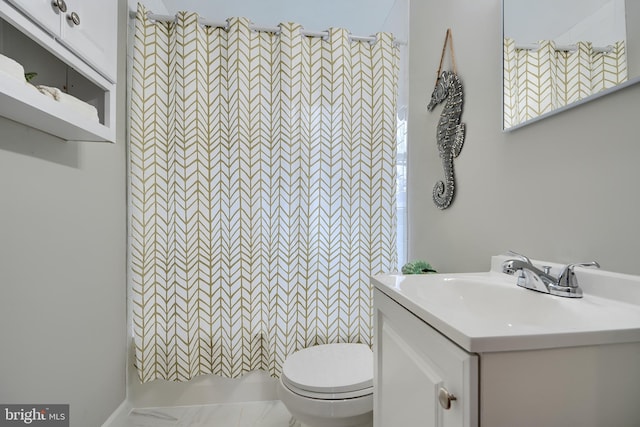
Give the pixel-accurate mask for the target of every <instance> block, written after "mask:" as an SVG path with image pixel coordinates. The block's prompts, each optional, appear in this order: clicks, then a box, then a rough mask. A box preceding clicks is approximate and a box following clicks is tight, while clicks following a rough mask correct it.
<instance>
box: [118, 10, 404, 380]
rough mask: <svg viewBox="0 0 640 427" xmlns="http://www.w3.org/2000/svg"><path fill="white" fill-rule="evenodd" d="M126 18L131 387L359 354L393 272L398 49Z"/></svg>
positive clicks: (283, 31) (286, 29)
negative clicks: (300, 358) (314, 348)
mask: <svg viewBox="0 0 640 427" xmlns="http://www.w3.org/2000/svg"><path fill="white" fill-rule="evenodd" d="M197 18H198V17H197V15H196V14H194V13H184V12H181V13H179V14H178V15H177V16H176V21H175V22H154V21H151V20H150V19H148V17H147V11H146V10H145V9H144V7H143V6H139V9H138V13H137V17H136V30H135V40H134V54H133V76H132V87H131V106H130V117H131V119H130V155H129V158H130V200H131V203H130V206H131V207H130V259H131V262H130V269H131V281H132V284H131V288H132V303H133V327H134V342H135V351H136V359H135V364H136V367H137V369H138V375H139V378H140V380H141V381H142V382H146V381H151V380H154V379H156V378H162V379H166V380H173V381H184V380H188V379H190V378H192V377H194V376H197V375H200V374H208V373H213V374H216V375H221V376H225V377H238V376H240V375H242V374H243V373H245V372H248V371H252V370H265V371H267V372H269V373H270V374H271V375H273V376H277V375H279V373H280V370H281V366H282V363H283V361H284V359H285V357H286V355H287V354H289V353H291V352H293V351H295V350H297V349H300V348H303V347H308V346H311V345H315V344H321V343H332V342H363V343H367V344H370V343H371V335H372V331H371V328H372V323H371V317H372V307H371V300H372V296H371V289H370V285H369V276H370V275H372V274H377V273H381V272H388V271H395V270H396V269H397V265H396V264H397V260H396V256H397V255H396V242H395V240H396V231H395V229H396V214H395V192H396V177H395V157H396V154H395V150H396V147H395V138H396V137H395V132H396V86H397V74H398V50H397V47H396V46H394V44H393V40H392V37H391V35H390V34H386V33H380V34H378V35H377V36H376V40H375V42H373V43H363V42H351V41H350V40H349V38H348V32H347V31H346V30H343V29H331V30H330V31H329V35H328V37H326V38H325V39H323V38H317V37H305V36H301V35H300V29H301V26H300V25H298V24H294V23H286V24H281V25H280V31H279V32H278V33H269V32H263V31H254V30H252V29H250V27H249V24H250V23H249V21H248V20H247V19H244V18H233V19H230V20H229V21H228V28H227V29H224V28H213V27H204V26H202V25H199V24H198V22H197Z"/></svg>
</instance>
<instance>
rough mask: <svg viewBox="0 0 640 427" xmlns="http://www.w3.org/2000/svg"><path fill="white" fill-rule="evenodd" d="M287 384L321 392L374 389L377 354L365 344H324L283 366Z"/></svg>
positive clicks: (300, 351)
mask: <svg viewBox="0 0 640 427" xmlns="http://www.w3.org/2000/svg"><path fill="white" fill-rule="evenodd" d="M282 380H283V382H285V383H287V384H289V385H292V386H294V387H296V388H298V389H300V390H305V391H310V392H317V393H346V392H351V391H356V390H363V389H367V388H371V387H373V352H372V351H371V349H370V348H369V346H368V345H365V344H347V343H339V344H322V345H317V346H314V347H309V348H305V349H303V350H299V351H297V352H295V353H293V354H291V355H289V356H288V357H287V359H286V360H285V362H284V365H283V366H282Z"/></svg>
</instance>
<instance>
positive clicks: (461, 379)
mask: <svg viewBox="0 0 640 427" xmlns="http://www.w3.org/2000/svg"><path fill="white" fill-rule="evenodd" d="M374 292H375V296H374V300H375V312H374V313H375V314H374V318H375V328H374V329H375V349H374V350H375V351H374V357H375V359H376V360H375V373H374V381H375V386H374V418H373V419H374V425H375V427H390V426H429V427H476V426H477V425H478V422H477V420H478V414H477V403H478V373H477V371H478V358H477V356H476V355H473V354H469V353H467V352H465V351H463V350H462V349H460V348H459V347H458V346H456V345H455V344H453V343H452V342H450V341H449V340H448V339H446V338H445V337H443V336H442V335H440V334H439V333H438V332H437V331H436V330H434V329H433V328H431V327H430V326H429V325H427V324H426V323H424V322H423V321H421V320H420V319H418V318H417V317H415V316H414V315H412V314H411V313H410V312H409V311H407V310H405V309H404V308H403V307H402V306H400V305H399V304H397V303H396V302H395V301H393V300H392V299H390V298H389V297H387V296H386V295H384V294H383V293H382V292H380V291H379V290H377V289H376V290H375V291H374Z"/></svg>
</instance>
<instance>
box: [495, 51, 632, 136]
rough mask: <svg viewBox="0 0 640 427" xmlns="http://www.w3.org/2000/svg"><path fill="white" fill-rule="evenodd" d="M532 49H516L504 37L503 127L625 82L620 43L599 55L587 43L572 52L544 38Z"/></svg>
mask: <svg viewBox="0 0 640 427" xmlns="http://www.w3.org/2000/svg"><path fill="white" fill-rule="evenodd" d="M538 44H539V48H538V49H536V50H531V49H519V48H516V43H515V41H514V40H513V39H511V38H505V39H504V127H505V128H509V127H512V126H515V125H517V124H519V123H521V122H523V121H526V120H529V119H532V118H534V117H537V116H539V115H541V114H544V113H547V112H549V111H553V110H555V109H557V108H559V107H562V106H564V105H567V104H571V103H573V102H575V101H578V100H580V99H583V98H586V97H587V96H590V95H592V94H594V93H598V92H600V91H602V90H604V89H608V88H610V87H613V86H616V85H618V84H620V83H623V82H624V81H626V80H627V60H626V54H625V43H624V41H620V42H617V43H616V44H615V45H613V46H611V51H610V52H599V51H595V50H594V49H593V46H592V44H591V43H589V42H578V43H577V44H576V50H575V51H563V50H556V46H555V43H554V42H553V41H551V40H543V41H540V42H539V43H538Z"/></svg>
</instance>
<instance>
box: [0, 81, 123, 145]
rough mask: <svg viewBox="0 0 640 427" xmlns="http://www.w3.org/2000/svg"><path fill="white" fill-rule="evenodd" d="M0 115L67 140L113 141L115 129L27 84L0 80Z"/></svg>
mask: <svg viewBox="0 0 640 427" xmlns="http://www.w3.org/2000/svg"><path fill="white" fill-rule="evenodd" d="M0 116H3V117H6V118H8V119H10V120H13V121H16V122H19V123H22V124H24V125H27V126H30V127H33V128H35V129H38V130H40V131H42V132H45V133H48V134H51V135H54V136H57V137H59V138H62V139H64V140H68V141H98V142H107V141H113V140H115V129H113V128H108V127H106V126H104V125H102V124H101V123H99V122H97V121H95V122H94V121H91V120H88V119H85V118H84V117H82V116H81V115H79V114H77V113H76V112H75V111H73V110H71V109H69V108H68V107H67V106H65V105H64V104H61V103H60V102H58V101H55V100H53V99H51V98H49V97H47V96H45V95H43V94H41V93H40V92H38V90H37V89H35V87H33V86H30V85H28V84H26V83H25V84H24V85H23V84H21V83H20V82H19V81H13V80H11V79H0Z"/></svg>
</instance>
